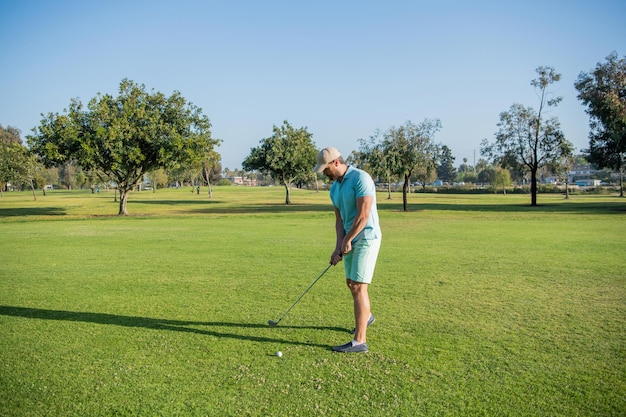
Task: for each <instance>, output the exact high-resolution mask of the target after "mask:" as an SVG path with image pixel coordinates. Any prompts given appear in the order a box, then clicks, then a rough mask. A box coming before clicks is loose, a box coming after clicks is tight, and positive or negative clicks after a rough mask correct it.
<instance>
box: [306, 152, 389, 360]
mask: <svg viewBox="0 0 626 417" xmlns="http://www.w3.org/2000/svg"><path fill="white" fill-rule="evenodd" d="M315 172H323V173H324V175H326V176H327V177H328V178H329V179H330V180H333V181H334V182H333V184H332V185H331V187H330V199H331V201H332V203H333V208H334V210H335V231H336V234H337V242H336V245H335V250H334V252H333V253H332V255H331V256H330V263H331V264H332V265H337V263H339V262H340V261H341V260H342V259H343V262H344V269H345V273H346V283H347V284H348V288H349V289H350V292H351V294H352V299H353V301H354V323H355V327H354V331H353V333H354V338H353V340H351V341H350V342H348V343H346V344H345V345H341V346H334V347H333V350H334V351H336V352H367V351H368V346H367V337H366V333H367V327H368V326H369V325H370V324H372V323H373V322H374V316H373V315H372V314H371V311H370V299H369V294H368V286H369V284H370V283H371V282H372V276H373V275H374V267H375V266H376V259H377V258H378V251H379V249H380V243H381V239H382V233H381V230H380V225H379V223H378V211H377V208H376V187H375V186H374V181H373V180H372V177H370V175H369V174H368V173H367V172H365V171H363V170H360V169H357V168H354V167H352V166H348V165H346V163H345V161H344V159H343V158H342V157H341V154H340V153H339V151H338V150H337V149H335V148H332V147H329V148H325V149H322V150H321V151H320V152H319V153H318V155H317V165H316V166H315Z"/></svg>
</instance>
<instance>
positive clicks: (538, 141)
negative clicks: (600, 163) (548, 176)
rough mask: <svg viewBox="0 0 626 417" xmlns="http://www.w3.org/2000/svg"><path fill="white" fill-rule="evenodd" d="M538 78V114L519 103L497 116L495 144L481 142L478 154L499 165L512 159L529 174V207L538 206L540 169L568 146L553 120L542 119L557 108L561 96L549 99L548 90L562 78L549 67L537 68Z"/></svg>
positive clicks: (535, 82) (556, 121)
mask: <svg viewBox="0 0 626 417" xmlns="http://www.w3.org/2000/svg"><path fill="white" fill-rule="evenodd" d="M536 71H537V74H538V75H539V77H538V78H536V79H534V80H532V81H531V83H530V84H531V85H532V86H533V87H535V89H536V91H537V93H538V96H539V111H535V110H534V109H533V108H531V107H524V106H523V105H521V104H513V105H512V106H511V108H510V109H509V110H508V111H506V112H502V113H500V123H498V127H499V130H498V131H497V132H496V134H495V136H496V140H495V143H493V144H489V143H488V142H487V140H486V139H485V140H483V142H482V143H481V153H482V154H483V155H487V156H489V157H491V158H492V159H493V160H494V162H497V164H498V165H501V166H504V164H503V163H502V162H503V161H504V160H505V159H508V158H511V157H514V158H515V159H516V160H517V162H519V163H520V164H522V165H523V166H524V167H525V168H526V169H527V170H528V172H529V173H530V192H531V205H532V206H536V205H537V177H538V173H539V169H540V168H541V167H542V166H544V165H546V164H549V163H550V162H552V161H553V160H555V159H557V158H558V157H560V156H561V151H562V150H563V149H564V144H565V143H569V142H568V141H567V140H566V139H565V136H564V135H563V132H562V131H561V126H560V123H559V120H558V119H557V118H556V117H552V118H549V119H547V118H545V114H544V113H545V112H546V111H547V109H548V108H550V107H556V106H557V105H558V103H559V102H560V101H561V100H562V98H561V97H552V94H551V93H550V92H549V91H548V87H549V86H550V85H551V84H553V83H555V82H557V81H559V80H560V79H561V74H558V73H556V72H555V70H554V69H553V68H551V67H538V68H537V70H536Z"/></svg>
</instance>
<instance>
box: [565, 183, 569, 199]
mask: <svg viewBox="0 0 626 417" xmlns="http://www.w3.org/2000/svg"><path fill="white" fill-rule="evenodd" d="M565 199H566V200H569V181H565Z"/></svg>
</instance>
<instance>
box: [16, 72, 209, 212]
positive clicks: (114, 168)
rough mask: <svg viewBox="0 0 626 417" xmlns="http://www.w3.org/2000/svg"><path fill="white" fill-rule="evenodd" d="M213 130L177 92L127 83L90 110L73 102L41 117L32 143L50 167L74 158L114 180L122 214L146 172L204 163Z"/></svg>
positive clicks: (99, 99) (89, 106)
mask: <svg viewBox="0 0 626 417" xmlns="http://www.w3.org/2000/svg"><path fill="white" fill-rule="evenodd" d="M42 116H43V115H42ZM210 128H211V124H210V122H209V119H208V117H207V116H205V115H203V114H202V110H201V109H200V108H199V107H196V106H194V105H193V104H191V103H189V102H187V101H186V100H185V99H184V98H183V97H182V96H181V94H180V93H179V92H177V91H176V92H174V93H173V94H172V95H171V96H169V97H166V96H165V95H164V94H162V93H160V92H154V91H153V92H148V91H146V89H145V86H144V85H138V84H136V83H134V82H133V81H130V80H128V79H124V80H122V82H121V83H120V87H119V95H118V96H117V97H113V96H111V95H109V94H104V95H102V94H100V93H98V95H97V96H96V97H95V98H93V99H92V100H90V101H89V103H88V104H87V107H86V108H85V107H84V106H83V104H82V103H81V102H80V100H78V99H73V100H72V101H71V103H70V106H69V111H67V113H66V114H58V113H49V114H48V115H47V116H43V119H42V120H41V123H40V125H39V126H38V127H36V128H34V129H33V133H34V134H33V135H32V136H30V137H28V141H29V145H30V147H31V149H32V150H33V151H34V152H35V153H36V154H38V155H39V156H40V157H41V158H42V160H43V161H44V163H45V164H46V165H47V166H52V165H58V164H63V163H64V162H66V161H70V160H73V161H76V163H77V164H78V165H79V166H81V167H82V168H84V169H86V170H95V171H99V172H102V173H103V174H104V175H106V176H107V177H108V178H110V179H111V180H112V181H114V182H115V183H116V184H117V187H118V189H119V192H120V205H119V215H120V216H123V215H127V214H128V210H127V208H126V205H127V201H128V195H129V193H130V191H131V190H132V189H133V188H134V187H135V186H136V185H137V184H138V183H140V182H141V181H142V180H143V176H144V174H147V173H148V172H150V171H154V170H156V169H158V168H164V169H168V168H170V167H172V166H175V165H177V164H185V163H188V162H190V161H197V160H200V159H201V158H203V156H204V155H206V154H207V152H209V151H210V150H212V149H213V148H214V147H215V146H218V145H219V141H218V140H215V139H212V138H211V131H210Z"/></svg>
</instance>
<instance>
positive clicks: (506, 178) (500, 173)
mask: <svg viewBox="0 0 626 417" xmlns="http://www.w3.org/2000/svg"><path fill="white" fill-rule="evenodd" d="M494 185H495V187H498V186H499V185H501V186H502V194H504V195H506V187H508V186H510V185H511V173H510V172H509V170H508V169H506V168H498V169H497V170H496V178H495V182H494Z"/></svg>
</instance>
